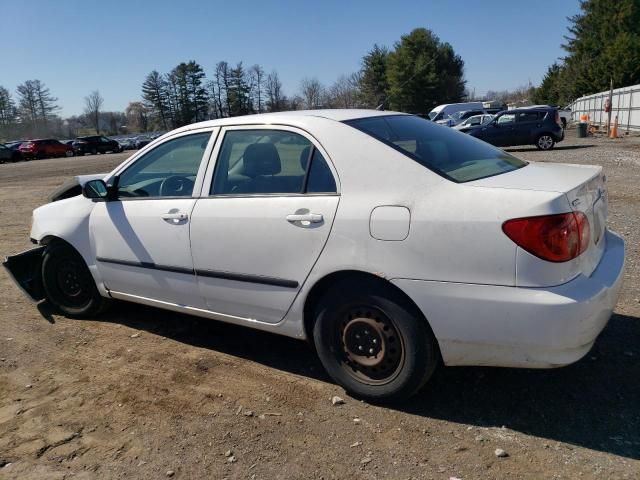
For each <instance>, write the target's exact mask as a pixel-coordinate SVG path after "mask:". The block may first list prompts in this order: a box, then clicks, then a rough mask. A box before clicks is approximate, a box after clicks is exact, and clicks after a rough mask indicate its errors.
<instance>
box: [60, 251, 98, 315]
mask: <svg viewBox="0 0 640 480" xmlns="http://www.w3.org/2000/svg"><path fill="white" fill-rule="evenodd" d="M54 282H55V289H56V290H57V292H58V294H59V296H60V300H61V301H62V302H63V303H64V304H65V305H69V306H74V307H77V306H82V305H85V304H86V303H87V302H88V301H89V300H90V294H89V290H88V288H87V278H86V273H85V271H84V269H83V265H80V264H79V263H78V261H76V260H72V259H68V258H66V259H64V260H61V261H60V262H59V263H58V268H57V270H56V273H55V277H54Z"/></svg>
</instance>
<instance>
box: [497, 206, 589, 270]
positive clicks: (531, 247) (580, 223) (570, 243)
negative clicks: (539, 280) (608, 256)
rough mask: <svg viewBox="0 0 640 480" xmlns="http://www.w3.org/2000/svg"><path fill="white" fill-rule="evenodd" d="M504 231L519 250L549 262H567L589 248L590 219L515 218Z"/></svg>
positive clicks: (576, 216)
mask: <svg viewBox="0 0 640 480" xmlns="http://www.w3.org/2000/svg"><path fill="white" fill-rule="evenodd" d="M502 231H503V232H504V233H505V234H506V235H507V236H508V237H509V238H510V239H511V240H513V241H514V242H515V243H516V244H517V245H518V246H519V247H521V248H523V249H525V250H526V251H527V252H529V253H531V254H533V255H535V256H536V257H538V258H541V259H543V260H548V261H549V262H568V261H569V260H573V259H574V258H576V257H577V256H578V255H580V254H581V253H582V252H584V251H585V250H586V249H587V248H588V247H589V219H588V218H587V216H586V215H585V214H584V213H582V212H570V213H561V214H558V215H543V216H540V217H527V218H514V219H513V220H507V221H506V222H504V223H503V224H502Z"/></svg>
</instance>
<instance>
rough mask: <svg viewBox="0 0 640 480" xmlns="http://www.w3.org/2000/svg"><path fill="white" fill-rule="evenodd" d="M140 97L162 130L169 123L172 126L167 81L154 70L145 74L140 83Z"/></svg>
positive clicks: (166, 127)
mask: <svg viewBox="0 0 640 480" xmlns="http://www.w3.org/2000/svg"><path fill="white" fill-rule="evenodd" d="M142 98H143V100H144V103H145V107H147V110H148V111H149V112H150V116H151V117H152V118H153V119H154V120H155V121H156V122H157V124H158V125H159V126H160V127H161V128H162V129H163V130H168V129H169V126H170V125H171V126H173V123H172V122H170V119H171V115H170V109H169V92H168V90H167V82H166V80H165V79H164V78H163V77H162V75H160V73H158V72H157V71H156V70H153V71H152V72H151V73H150V74H149V75H147V78H146V79H145V81H144V83H143V84H142Z"/></svg>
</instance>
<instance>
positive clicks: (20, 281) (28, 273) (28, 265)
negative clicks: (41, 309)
mask: <svg viewBox="0 0 640 480" xmlns="http://www.w3.org/2000/svg"><path fill="white" fill-rule="evenodd" d="M44 249H45V247H36V248H32V249H31V250H27V251H25V252H21V253H17V254H15V255H11V256H8V257H6V258H5V260H4V262H2V266H3V267H4V268H5V269H6V270H7V272H9V275H10V276H11V278H12V279H13V281H14V282H15V283H16V285H17V286H18V288H19V289H20V290H22V292H23V293H24V294H25V295H26V296H27V297H29V299H30V300H33V301H34V302H39V301H40V300H42V299H44V290H43V288H42V281H41V277H40V267H41V266H42V254H43V253H44Z"/></svg>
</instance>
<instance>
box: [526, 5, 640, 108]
mask: <svg viewBox="0 0 640 480" xmlns="http://www.w3.org/2000/svg"><path fill="white" fill-rule="evenodd" d="M580 10H581V11H580V13H579V14H577V15H575V16H573V17H571V18H569V21H570V26H569V28H568V30H569V35H567V36H565V40H566V43H564V44H563V46H562V47H563V49H564V50H565V51H566V52H567V55H566V57H564V58H562V59H560V60H559V61H557V62H554V63H553V64H552V65H551V66H550V67H549V68H548V70H547V72H546V74H545V76H544V78H543V80H542V83H541V85H540V87H539V88H537V89H536V90H535V92H534V101H535V103H549V104H552V105H555V104H561V105H564V104H567V103H569V102H571V101H573V100H574V99H576V98H579V97H581V96H584V95H590V94H593V93H597V92H602V91H606V90H608V89H609V85H610V82H611V81H613V85H614V88H617V87H626V86H630V85H635V84H638V83H640V2H638V0H584V1H582V2H581V4H580Z"/></svg>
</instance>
